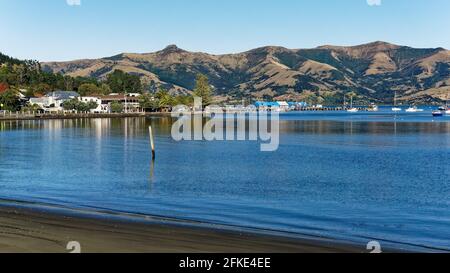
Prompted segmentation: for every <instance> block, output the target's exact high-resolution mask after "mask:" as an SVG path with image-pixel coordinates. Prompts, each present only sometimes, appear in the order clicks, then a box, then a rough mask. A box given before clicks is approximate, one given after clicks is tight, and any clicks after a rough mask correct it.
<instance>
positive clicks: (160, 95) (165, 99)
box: [139, 88, 194, 111]
mask: <svg viewBox="0 0 450 273" xmlns="http://www.w3.org/2000/svg"><path fill="white" fill-rule="evenodd" d="M193 102H194V99H193V97H192V96H188V95H178V96H173V95H171V94H170V93H169V92H168V91H167V90H165V89H164V88H160V89H159V91H158V92H156V94H154V95H152V94H150V93H144V94H142V95H141V96H140V98H139V104H140V106H141V107H142V108H144V109H146V110H148V111H159V110H161V109H162V108H164V107H173V106H176V105H186V106H192V105H193Z"/></svg>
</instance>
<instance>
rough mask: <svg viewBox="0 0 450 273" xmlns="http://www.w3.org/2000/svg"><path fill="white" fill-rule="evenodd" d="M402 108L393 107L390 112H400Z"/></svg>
mask: <svg viewBox="0 0 450 273" xmlns="http://www.w3.org/2000/svg"><path fill="white" fill-rule="evenodd" d="M401 111H402V108H398V107H394V108H392V112H401Z"/></svg>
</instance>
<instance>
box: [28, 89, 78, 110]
mask: <svg viewBox="0 0 450 273" xmlns="http://www.w3.org/2000/svg"><path fill="white" fill-rule="evenodd" d="M79 97H80V95H79V94H78V93H77V92H74V91H54V92H50V93H48V94H47V95H45V96H44V97H42V98H31V99H30V102H29V103H30V104H31V105H37V106H39V107H40V108H41V109H42V110H44V111H45V112H57V111H62V110H64V109H63V107H62V105H63V103H64V102H65V101H68V100H71V99H75V98H79Z"/></svg>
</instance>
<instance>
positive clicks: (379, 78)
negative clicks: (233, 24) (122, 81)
mask: <svg viewBox="0 0 450 273" xmlns="http://www.w3.org/2000/svg"><path fill="white" fill-rule="evenodd" d="M42 66H43V68H44V69H46V70H51V71H53V72H57V73H63V74H69V75H71V76H85V77H95V78H98V79H104V78H106V76H107V75H108V74H109V73H111V72H113V71H114V70H115V69H121V70H123V71H125V72H128V73H133V74H137V75H139V76H141V78H142V81H143V82H144V83H145V84H146V86H147V89H149V90H154V89H156V88H157V87H159V86H164V87H166V88H169V89H170V90H171V91H172V92H176V93H188V92H190V91H191V90H192V89H193V88H194V84H195V82H194V81H195V76H196V74H198V73H203V74H205V75H207V76H208V77H209V79H210V82H211V84H212V85H213V86H214V87H215V93H216V95H219V96H228V97H234V98H241V97H253V98H255V99H270V98H278V99H303V98H305V96H315V97H316V98H321V99H322V98H325V99H326V98H327V97H330V98H333V97H334V99H336V98H340V97H342V93H343V92H348V91H355V92H356V93H358V94H359V95H360V96H361V97H363V98H367V99H371V100H377V101H380V102H391V101H392V100H393V96H394V92H395V91H397V93H398V96H399V98H400V99H404V100H408V101H415V102H440V101H441V100H445V99H446V97H447V93H448V90H449V86H450V51H448V50H445V49H443V48H434V49H431V48H430V49H416V48H411V47H406V46H398V45H393V44H389V43H385V42H374V43H370V44H364V45H359V46H351V47H342V46H321V47H318V48H313V49H287V48H283V47H262V48H257V49H253V50H250V51H247V52H243V53H238V54H226V55H211V54H206V53H200V52H188V51H185V50H182V49H180V48H178V47H177V46H174V45H171V46H168V47H167V48H165V49H163V50H161V51H158V52H154V53H147V54H132V53H124V54H120V55H117V56H113V57H109V58H103V59H97V60H78V61H71V62H52V63H43V64H42Z"/></svg>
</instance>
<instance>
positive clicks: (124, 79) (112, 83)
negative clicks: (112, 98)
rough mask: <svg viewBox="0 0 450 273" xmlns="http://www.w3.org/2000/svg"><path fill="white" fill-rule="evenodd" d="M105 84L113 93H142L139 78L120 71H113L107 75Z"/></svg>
mask: <svg viewBox="0 0 450 273" xmlns="http://www.w3.org/2000/svg"><path fill="white" fill-rule="evenodd" d="M106 84H107V85H108V86H109V87H110V89H111V90H112V91H113V92H114V93H123V92H126V93H142V91H143V87H142V83H141V79H140V78H139V76H137V75H131V74H127V73H125V72H123V71H121V70H115V71H114V72H113V73H111V74H109V75H108V79H107V80H106Z"/></svg>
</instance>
